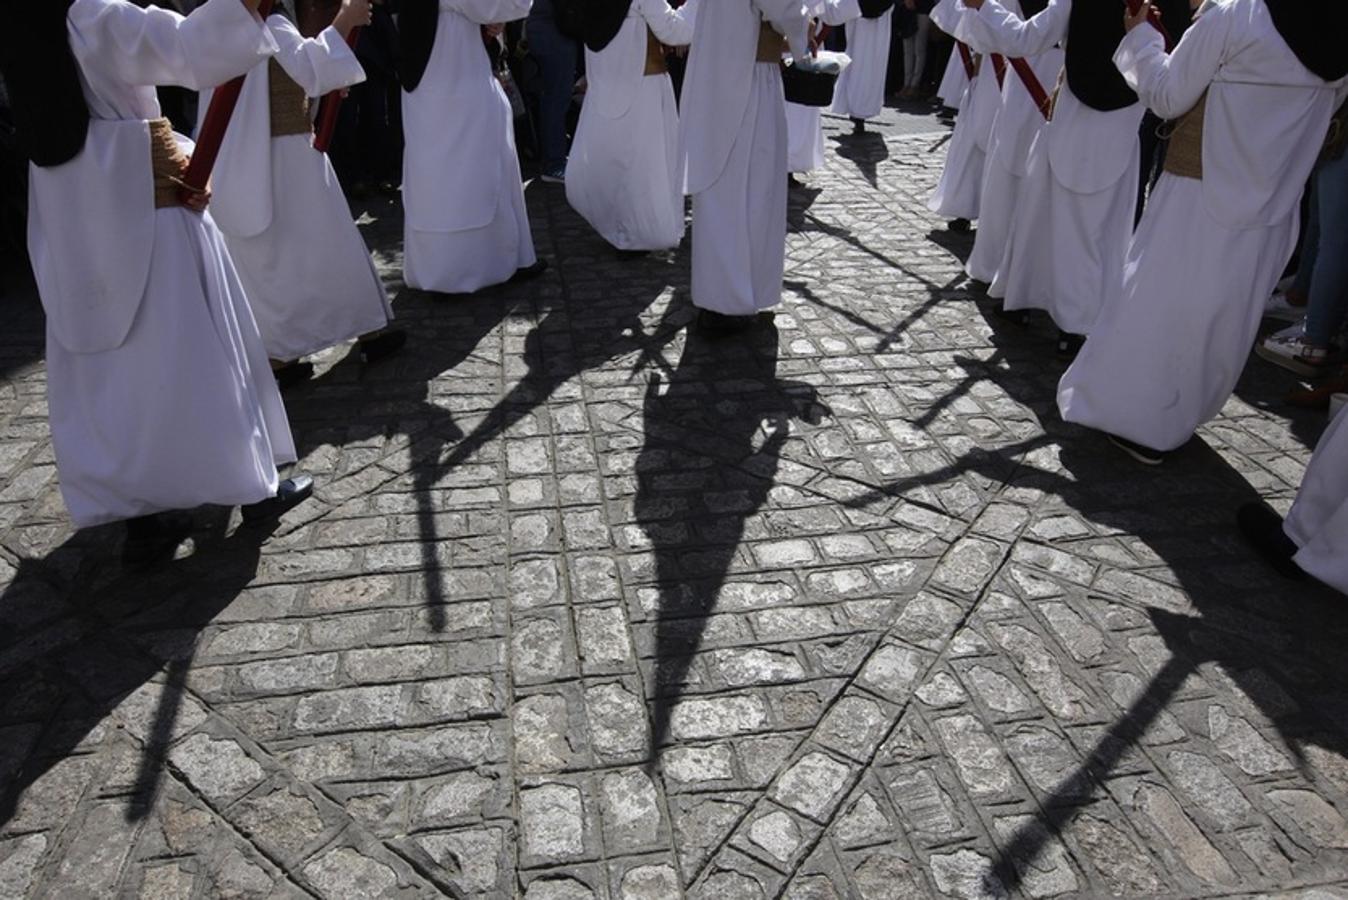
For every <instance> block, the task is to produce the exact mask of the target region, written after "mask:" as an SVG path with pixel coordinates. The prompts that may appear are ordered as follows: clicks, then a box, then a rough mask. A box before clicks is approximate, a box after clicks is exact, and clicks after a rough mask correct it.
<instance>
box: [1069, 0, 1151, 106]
mask: <svg viewBox="0 0 1348 900" xmlns="http://www.w3.org/2000/svg"><path fill="white" fill-rule="evenodd" d="M1122 6H1123V4H1122V3H1120V2H1119V0H1074V2H1073V3H1072V15H1071V16H1070V18H1068V20H1067V62H1066V64H1065V66H1064V68H1066V70H1067V84H1068V86H1069V87H1071V89H1072V93H1073V94H1075V95H1076V98H1077V99H1078V100H1080V101H1081V102H1082V103H1084V104H1086V105H1087V106H1089V107H1090V108H1091V109H1098V110H1100V111H1101V112H1109V111H1111V110H1115V109H1123V108H1124V107H1125V106H1132V105H1133V104H1134V103H1136V102H1137V94H1135V93H1133V91H1132V90H1131V89H1130V88H1129V87H1128V84H1127V82H1125V81H1124V80H1123V76H1122V75H1120V74H1119V70H1118V69H1117V68H1116V67H1115V66H1114V51H1115V50H1117V49H1119V42H1120V41H1122V40H1123V34H1124V28H1123V9H1122Z"/></svg>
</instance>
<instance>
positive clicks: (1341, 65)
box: [1058, 0, 1348, 463]
mask: <svg viewBox="0 0 1348 900" xmlns="http://www.w3.org/2000/svg"><path fill="white" fill-rule="evenodd" d="M1280 2H1282V0H1280ZM1271 5H1272V3H1271V2H1266V0H1217V2H1211V0H1210V2H1208V3H1205V4H1204V6H1203V7H1202V9H1201V10H1200V13H1199V15H1198V17H1197V19H1196V20H1195V22H1194V24H1193V25H1192V26H1191V27H1190V29H1189V30H1188V31H1187V32H1186V33H1185V35H1184V38H1183V40H1181V41H1180V44H1179V46H1177V47H1176V48H1175V50H1174V52H1173V53H1171V54H1169V55H1167V54H1166V52H1165V49H1164V46H1163V44H1162V40H1161V36H1160V35H1159V34H1157V33H1156V31H1155V30H1154V29H1152V28H1149V27H1137V26H1136V25H1135V27H1133V28H1132V30H1131V31H1130V32H1129V33H1128V35H1127V36H1126V37H1125V38H1124V41H1123V43H1122V44H1121V45H1120V46H1119V48H1118V52H1117V53H1116V54H1115V57H1114V61H1115V63H1116V64H1117V66H1118V68H1119V70H1120V71H1121V72H1122V73H1123V74H1124V77H1125V78H1126V79H1127V81H1128V84H1129V85H1130V86H1132V87H1133V88H1134V89H1135V90H1136V91H1137V93H1138V94H1139V95H1140V96H1141V97H1142V98H1143V100H1144V101H1145V102H1146V104H1147V105H1148V106H1149V107H1150V108H1151V109H1152V110H1153V111H1154V112H1155V113H1156V114H1157V115H1158V116H1160V117H1161V118H1163V119H1179V120H1180V121H1179V123H1178V124H1177V125H1176V126H1175V127H1174V131H1173V134H1172V137H1171V143H1170V147H1169V149H1168V151H1167V154H1166V165H1165V169H1166V171H1165V172H1164V173H1163V174H1162V175H1161V178H1160V181H1159V182H1158V183H1157V185H1156V188H1155V190H1154V191H1153V192H1152V194H1151V198H1150V200H1149V201H1148V204H1147V208H1146V211H1145V212H1144V213H1143V216H1142V221H1141V223H1140V224H1139V226H1138V231H1137V234H1136V236H1135V237H1134V238H1133V240H1132V244H1131V246H1130V247H1129V248H1128V251H1127V261H1126V266H1125V267H1124V269H1123V270H1122V277H1121V278H1120V279H1119V280H1120V286H1121V290H1120V297H1119V299H1118V301H1117V302H1115V303H1111V304H1109V305H1107V306H1106V307H1105V308H1104V311H1103V313H1102V315H1101V317H1100V319H1099V321H1098V322H1097V323H1096V324H1095V328H1094V329H1093V330H1092V333H1091V335H1090V338H1089V339H1088V340H1087V341H1086V346H1085V348H1084V349H1083V350H1082V352H1081V355H1080V357H1078V359H1077V360H1076V363H1075V364H1074V365H1073V366H1072V367H1071V368H1070V369H1068V371H1067V373H1066V374H1065V375H1064V376H1063V379H1062V382H1061V384H1060V385H1059V388H1058V406H1059V409H1060V410H1061V411H1062V416H1063V418H1064V419H1065V420H1067V421H1069V422H1076V423H1079V424H1082V425H1088V426H1090V427H1092V428H1096V429H1099V430H1101V431H1103V432H1106V433H1107V434H1109V435H1111V436H1112V437H1113V438H1114V439H1115V443H1117V444H1119V445H1120V446H1121V447H1122V448H1123V449H1125V450H1126V451H1127V452H1128V453H1129V454H1130V455H1132V456H1134V457H1135V458H1137V459H1139V460H1141V461H1143V462H1148V463H1157V462H1160V461H1161V459H1162V458H1163V457H1164V454H1165V453H1166V452H1168V451H1171V450H1174V449H1176V448H1177V447H1180V446H1181V445H1183V444H1184V443H1186V442H1187V441H1188V440H1189V439H1190V437H1192V436H1193V434H1194V431H1195V430H1196V429H1197V428H1198V426H1199V425H1201V424H1203V423H1204V422H1206V421H1208V420H1209V419H1211V418H1212V417H1213V416H1215V415H1216V414H1217V413H1218V412H1219V411H1220V409H1221V408H1222V406H1223V404H1225V403H1226V401H1227V398H1228V397H1230V395H1231V391H1232V390H1233V389H1234V388H1235V385H1236V380H1237V379H1238V378H1239V377H1240V373H1241V370H1242V369H1243V368H1244V366H1245V362H1246V359H1247V358H1248V357H1249V353H1250V348H1251V347H1252V345H1253V344H1254V338H1255V334H1256V331H1257V330H1258V327H1259V321H1260V319H1261V317H1262V316H1263V311H1264V303H1265V301H1266V299H1267V298H1268V296H1269V294H1270V293H1272V291H1273V288H1274V286H1275V285H1276V284H1277V281H1278V279H1279V277H1281V275H1282V272H1283V269H1284V267H1285V266H1286V265H1287V261H1288V259H1290V258H1291V254H1292V252H1293V250H1294V248H1295V245H1296V238H1297V229H1298V221H1299V212H1298V210H1299V204H1300V199H1301V195H1302V192H1303V189H1304V187H1305V185H1306V180H1307V178H1308V176H1309V175H1310V172H1311V169H1312V167H1313V166H1314V164H1315V160H1316V157H1317V156H1318V154H1319V152H1320V147H1321V146H1322V144H1323V142H1324V138H1325V134H1326V132H1327V130H1328V127H1329V120H1330V117H1331V115H1332V114H1333V112H1334V110H1335V109H1337V108H1338V105H1339V103H1340V102H1341V100H1342V96H1343V94H1344V93H1345V82H1344V78H1343V76H1344V74H1345V73H1348V54H1343V53H1342V48H1343V46H1344V44H1343V43H1341V42H1339V41H1337V40H1330V38H1328V37H1325V36H1324V35H1321V34H1319V33H1316V34H1314V35H1313V36H1312V37H1309V38H1308V40H1309V41H1312V42H1314V41H1318V40H1319V39H1321V38H1323V39H1324V40H1325V41H1326V42H1327V43H1326V47H1333V48H1335V49H1336V50H1337V51H1338V55H1337V56H1335V57H1334V58H1333V59H1332V61H1331V62H1329V63H1326V65H1325V68H1324V69H1323V71H1324V72H1325V73H1326V74H1329V75H1334V76H1336V80H1334V81H1330V80H1327V79H1326V78H1325V77H1322V75H1321V74H1317V73H1316V72H1314V71H1312V70H1311V69H1309V68H1308V67H1307V65H1306V64H1305V63H1303V62H1302V60H1301V58H1300V55H1299V54H1298V52H1297V51H1295V50H1294V49H1293V48H1292V47H1291V46H1289V44H1288V42H1287V41H1286V40H1285V39H1284V37H1283V36H1282V35H1281V34H1280V32H1279V29H1278V28H1277V27H1276V26H1275V22H1274V18H1273V16H1272V15H1271V14H1270V6H1271ZM1339 15H1342V12H1340V13H1339ZM1136 21H1137V20H1132V22H1133V23H1134V24H1135V23H1136ZM1307 52H1308V53H1309V52H1313V51H1307Z"/></svg>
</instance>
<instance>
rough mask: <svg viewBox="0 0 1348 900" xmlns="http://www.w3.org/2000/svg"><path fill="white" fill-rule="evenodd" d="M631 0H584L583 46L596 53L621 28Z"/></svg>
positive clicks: (609, 41)
mask: <svg viewBox="0 0 1348 900" xmlns="http://www.w3.org/2000/svg"><path fill="white" fill-rule="evenodd" d="M631 8H632V0H585V7H584V10H585V27H584V34H583V35H582V37H583V38H584V40H585V46H586V47H588V48H590V49H591V50H593V51H594V52H595V53H598V52H599V51H600V50H603V49H604V48H605V47H607V46H608V45H609V44H610V43H611V42H612V41H613V39H614V38H615V37H617V36H618V32H619V31H621V30H622V27H623V22H625V21H626V20H627V13H628V12H629V11H630V10H631Z"/></svg>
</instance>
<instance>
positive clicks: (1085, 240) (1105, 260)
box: [959, 0, 1143, 334]
mask: <svg viewBox="0 0 1348 900" xmlns="http://www.w3.org/2000/svg"><path fill="white" fill-rule="evenodd" d="M1071 12H1072V0H1049V5H1048V7H1047V8H1046V9H1045V10H1044V11H1043V12H1041V13H1039V14H1038V15H1036V16H1033V17H1031V18H1030V19H1028V20H1024V21H1022V20H1021V19H1020V17H1019V16H1017V15H1016V14H1015V13H1014V12H1012V11H1009V10H1008V9H1007V8H1006V7H1004V6H1001V5H999V4H998V3H997V2H996V0H988V2H986V3H985V4H984V5H983V7H982V8H981V9H979V10H977V11H970V12H969V13H968V14H966V15H965V16H963V17H962V18H961V19H960V23H959V29H960V33H961V36H963V37H966V38H967V39H968V40H969V41H970V42H973V43H976V44H980V45H983V46H985V47H986V49H988V50H991V51H995V52H998V53H1002V54H1004V55H1006V56H1022V57H1028V56H1034V55H1035V54H1039V53H1043V52H1044V51H1046V50H1048V49H1049V48H1050V47H1052V46H1053V45H1054V44H1057V43H1060V42H1063V41H1064V40H1065V39H1066V36H1067V23H1068V18H1069V17H1070V15H1071ZM1142 113H1143V107H1142V104H1141V103H1133V104H1131V105H1129V106H1126V107H1124V108H1122V109H1116V110H1111V111H1109V112H1101V111H1099V110H1096V109H1092V108H1091V107H1089V106H1086V105H1085V104H1084V103H1082V102H1081V101H1080V100H1079V99H1078V98H1077V97H1076V95H1075V94H1073V93H1072V89H1071V86H1070V85H1068V84H1066V83H1064V84H1063V85H1062V89H1061V90H1060V91H1059V93H1058V100H1057V105H1056V106H1055V108H1054V112H1053V121H1052V122H1050V123H1048V124H1047V125H1045V126H1044V127H1043V129H1042V130H1041V131H1040V133H1039V136H1038V139H1037V140H1036V141H1035V142H1034V145H1033V148H1032V149H1031V150H1030V157H1029V165H1028V168H1027V170H1026V174H1025V180H1024V182H1023V183H1022V185H1021V187H1020V196H1021V198H1022V199H1021V200H1019V202H1018V203H1017V207H1016V215H1015V222H1014V224H1013V226H1012V228H1011V234H1010V238H1009V240H1008V241H1007V243H1006V251H1005V254H1004V256H1003V259H1002V262H1001V264H1000V265H999V266H998V270H997V276H996V278H995V279H994V281H993V284H992V287H991V289H990V292H991V293H992V294H993V295H994V296H1003V297H1005V298H1006V301H1005V305H1006V308H1007V309H1010V310H1016V309H1043V310H1045V311H1047V312H1048V313H1049V315H1051V316H1052V317H1053V321H1054V322H1055V323H1056V324H1057V326H1058V327H1059V328H1061V329H1062V330H1063V331H1067V332H1071V333H1074V334H1087V333H1089V332H1090V330H1091V326H1093V325H1094V324H1095V319H1096V317H1097V316H1098V315H1099V313H1100V310H1101V309H1102V308H1104V307H1105V306H1107V305H1109V304H1110V303H1111V302H1113V301H1114V300H1115V299H1117V297H1118V294H1119V288H1120V281H1119V272H1120V271H1121V270H1122V268H1123V256H1124V252H1125V250H1126V249H1127V246H1128V241H1129V238H1130V237H1131V235H1132V230H1133V216H1134V212H1135V209H1136V205H1137V180H1138V172H1139V169H1140V166H1141V150H1140V149H1139V146H1138V128H1139V126H1140V125H1141V123H1142Z"/></svg>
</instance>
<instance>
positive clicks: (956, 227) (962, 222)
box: [946, 219, 974, 234]
mask: <svg viewBox="0 0 1348 900" xmlns="http://www.w3.org/2000/svg"><path fill="white" fill-rule="evenodd" d="M973 224H974V223H973V222H970V221H969V220H968V219H951V220H950V224H949V225H948V226H946V227H948V228H949V229H950V230H951V231H953V232H955V234H968V233H969V229H971V228H972V227H973Z"/></svg>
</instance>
